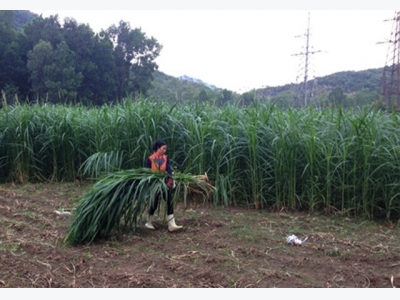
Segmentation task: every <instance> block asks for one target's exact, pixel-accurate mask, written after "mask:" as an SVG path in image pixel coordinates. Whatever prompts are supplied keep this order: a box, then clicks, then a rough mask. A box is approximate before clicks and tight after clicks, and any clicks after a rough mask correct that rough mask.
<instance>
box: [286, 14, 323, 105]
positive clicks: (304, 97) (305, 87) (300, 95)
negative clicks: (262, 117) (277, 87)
mask: <svg viewBox="0 0 400 300" xmlns="http://www.w3.org/2000/svg"><path fill="white" fill-rule="evenodd" d="M296 37H305V38H306V46H305V51H304V52H300V53H296V54H292V56H301V57H304V58H305V60H304V73H303V74H302V75H303V81H302V83H299V84H297V92H296V97H297V99H298V101H299V102H300V103H301V102H303V103H304V106H307V105H308V100H309V99H310V98H311V97H312V96H313V90H314V88H316V86H315V85H316V83H315V80H314V84H313V86H312V87H311V89H310V87H309V79H308V71H309V59H310V55H312V54H315V53H319V52H321V50H315V51H313V50H310V12H308V21H307V29H306V33H305V34H304V35H300V36H296ZM298 78H299V76H297V78H296V83H297V82H298Z"/></svg>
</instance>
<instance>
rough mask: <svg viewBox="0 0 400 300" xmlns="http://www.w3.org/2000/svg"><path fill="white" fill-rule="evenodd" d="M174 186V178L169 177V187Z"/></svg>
mask: <svg viewBox="0 0 400 300" xmlns="http://www.w3.org/2000/svg"><path fill="white" fill-rule="evenodd" d="M173 186H174V180H173V179H172V178H168V180H167V187H169V188H172V187H173Z"/></svg>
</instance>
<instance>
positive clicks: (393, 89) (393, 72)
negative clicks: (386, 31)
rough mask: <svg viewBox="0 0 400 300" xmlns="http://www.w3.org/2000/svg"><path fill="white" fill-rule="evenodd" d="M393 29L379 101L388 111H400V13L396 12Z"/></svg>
mask: <svg viewBox="0 0 400 300" xmlns="http://www.w3.org/2000/svg"><path fill="white" fill-rule="evenodd" d="M391 20H393V28H392V32H391V34H390V39H389V40H388V41H386V42H379V43H378V44H383V43H389V47H388V52H387V56H386V63H385V66H384V68H383V74H382V78H381V82H380V85H379V90H378V101H379V102H380V103H381V105H383V106H385V107H387V108H388V109H395V110H400V64H399V63H400V58H399V57H400V55H399V54H400V47H399V40H400V12H399V11H396V12H395V15H394V17H393V19H389V20H385V21H391Z"/></svg>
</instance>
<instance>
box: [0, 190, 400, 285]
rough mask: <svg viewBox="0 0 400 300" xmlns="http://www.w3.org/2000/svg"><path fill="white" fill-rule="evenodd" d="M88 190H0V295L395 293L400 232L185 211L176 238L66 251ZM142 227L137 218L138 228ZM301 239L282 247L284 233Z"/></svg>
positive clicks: (299, 217) (315, 217) (120, 240)
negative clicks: (73, 211) (74, 214)
mask: <svg viewBox="0 0 400 300" xmlns="http://www.w3.org/2000/svg"><path fill="white" fill-rule="evenodd" d="M89 188H90V185H89V184H78V183H75V184H72V183H65V184H28V185H10V184H3V185H0V287H3V288H20V287H25V288H27V287H28V288H30V287H40V288H42V287H43V288H44V287H48V288H74V287H75V288H77V287H81V288H92V287H96V288H102V287H110V288H117V287H118V288H129V287H130V288H141V287H143V288H165V287H176V288H206V287H211V288H220V287H226V288H234V287H237V288H272V287H275V288H295V287H297V288H311V287H312V288H330V287H331V288H368V287H369V288H371V287H372V288H393V287H400V251H399V250H400V239H399V234H400V228H399V227H400V226H399V224H398V223H397V224H376V223H374V222H369V221H365V220H354V219H350V218H347V217H345V216H324V215H320V214H303V213H289V212H280V213H273V212H268V211H261V212H260V211H255V210H251V209H239V208H229V209H228V208H213V207H211V206H209V205H207V204H196V203H192V204H191V205H190V207H186V208H184V207H182V206H179V205H178V207H176V209H175V216H176V219H177V224H179V225H183V226H184V228H183V230H181V231H179V232H173V233H170V232H168V231H167V225H166V223H165V222H164V221H163V217H162V216H161V215H160V216H158V218H157V219H156V222H155V226H156V227H157V230H155V231H151V230H148V229H145V228H144V226H141V227H139V228H138V229H137V230H136V231H134V232H132V231H131V232H130V231H125V232H119V233H117V232H116V233H115V234H113V235H112V236H110V237H109V238H108V239H107V240H100V241H97V242H96V243H94V244H91V245H81V246H66V245H64V244H63V242H62V240H63V238H64V237H65V235H66V232H67V228H68V225H69V224H70V220H71V216H70V215H66V214H57V213H56V212H55V211H56V210H57V211H62V209H63V208H68V207H69V208H71V207H72V204H73V200H74V199H76V198H77V197H78V196H79V195H81V194H83V193H84V192H85V191H86V190H88V189H89ZM143 222H144V220H143ZM292 233H293V234H296V235H298V236H299V237H300V238H303V237H305V236H307V237H308V240H307V241H306V242H305V243H304V244H303V245H302V246H291V245H288V244H287V243H286V237H287V236H288V235H289V234H292Z"/></svg>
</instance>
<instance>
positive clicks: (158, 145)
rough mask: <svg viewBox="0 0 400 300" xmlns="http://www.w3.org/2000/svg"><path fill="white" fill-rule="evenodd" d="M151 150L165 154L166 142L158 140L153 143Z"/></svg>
mask: <svg viewBox="0 0 400 300" xmlns="http://www.w3.org/2000/svg"><path fill="white" fill-rule="evenodd" d="M151 150H153V152H158V153H159V154H161V155H163V154H165V152H167V144H166V143H165V142H163V141H160V140H158V141H156V142H155V143H154V144H153V146H152V147H151Z"/></svg>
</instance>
